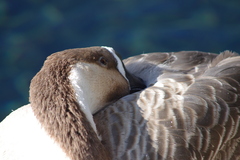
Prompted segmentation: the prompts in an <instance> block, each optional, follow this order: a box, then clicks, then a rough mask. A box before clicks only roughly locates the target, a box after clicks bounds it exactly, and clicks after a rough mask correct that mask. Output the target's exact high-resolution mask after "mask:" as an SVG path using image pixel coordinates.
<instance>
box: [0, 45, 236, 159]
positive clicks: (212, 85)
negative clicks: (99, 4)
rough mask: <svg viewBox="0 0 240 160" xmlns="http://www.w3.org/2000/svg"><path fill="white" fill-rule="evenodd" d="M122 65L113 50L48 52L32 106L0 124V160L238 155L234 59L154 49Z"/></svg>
mask: <svg viewBox="0 0 240 160" xmlns="http://www.w3.org/2000/svg"><path fill="white" fill-rule="evenodd" d="M123 62H124V64H123V63H122V62H121V60H120V59H119V58H118V56H117V55H116V54H115V51H114V50H113V49H112V48H110V47H90V48H83V49H72V50H65V51H62V52H58V53H55V54H53V55H51V56H49V58H48V59H47V60H46V61H45V63H44V65H43V68H42V69H41V70H40V71H39V72H38V73H37V75H36V76H35V77H34V78H33V80H32V81H31V85H30V104H28V105H26V106H23V107H21V108H19V109H18V110H16V111H14V112H12V113H11V114H10V115H9V116H8V117H7V118H6V119H5V120H3V122H1V123H0V159H1V160H2V159H3V160H14V159H18V160H19V159H20V160H21V159H24V160H28V159H59V160H61V159H63V160H65V159H66V160H70V159H74V160H85V159H88V160H91V159H98V160H99V159H102V160H108V159H114V160H115V159H119V160H122V159H124V160H195V159H197V160H237V159H240V129H239V128H240V127H239V122H240V74H239V73H240V56H238V55H237V54H236V53H232V52H229V51H225V52H223V53H221V54H220V55H217V54H213V53H205V52H199V51H182V52H171V53H158V52H156V53H149V54H141V55H138V56H134V57H130V58H128V59H126V60H124V61H123ZM136 77H138V78H136ZM139 79H141V80H142V81H141V80H139ZM142 82H144V84H142ZM145 85H146V87H147V88H146V89H144V90H141V89H143V88H144V87H145ZM132 87H135V89H137V90H139V91H138V92H136V93H132V94H129V92H130V88H132ZM138 87H139V88H138ZM137 90H135V91H137Z"/></svg>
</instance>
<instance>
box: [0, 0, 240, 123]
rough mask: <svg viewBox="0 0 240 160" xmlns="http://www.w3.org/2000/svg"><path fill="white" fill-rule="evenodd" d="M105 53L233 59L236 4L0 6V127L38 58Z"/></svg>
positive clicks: (24, 99)
mask: <svg viewBox="0 0 240 160" xmlns="http://www.w3.org/2000/svg"><path fill="white" fill-rule="evenodd" d="M95 45H98V46H101V45H106V46H112V47H114V48H115V50H117V51H118V52H119V53H120V54H121V55H122V56H123V58H126V57H128V56H133V55H136V54H140V53H146V52H152V51H180V50H201V51H207V52H215V53H219V52H221V51H224V50H227V49H228V50H232V51H236V52H240V1H239V0H229V1H225V0H211V1H208V0H196V1H187V0H181V1H179V0H171V1H169V0H158V1H156V0H147V1H146V0H98V1H95V0H94V1H93V0H88V1H86V0H78V1H77V0H75V1H74V0H69V1H58V0H47V1H46V0H17V1H16V0H2V1H0V73H1V74H0V82H1V83H0V90H1V92H0V93H1V94H0V121H1V120H2V119H3V118H4V117H5V116H6V115H7V114H9V113H10V112H11V111H12V110H15V109H16V108H18V107H20V106H22V105H24V104H27V103H28V90H29V83H30V80H31V79H32V77H33V76H34V75H35V74H36V73H37V72H38V71H39V69H40V68H41V66H42V64H43V62H44V60H45V58H46V57H47V56H48V55H50V54H51V53H53V52H56V51H61V50H64V49H69V48H79V47H89V46H95Z"/></svg>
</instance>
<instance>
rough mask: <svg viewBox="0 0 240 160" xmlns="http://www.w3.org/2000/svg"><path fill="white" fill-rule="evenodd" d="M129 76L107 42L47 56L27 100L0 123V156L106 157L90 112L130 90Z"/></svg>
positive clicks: (5, 158)
mask: <svg viewBox="0 0 240 160" xmlns="http://www.w3.org/2000/svg"><path fill="white" fill-rule="evenodd" d="M128 77H130V75H129V74H127V73H126V71H125V69H124V67H123V64H122V62H121V60H120V59H119V57H118V56H117V55H116V53H115V51H114V50H113V49H112V48H110V47H89V48H80V49H69V50H65V51H61V52H57V53H54V54H52V55H50V56H49V57H48V58H47V60H46V61H45V62H44V65H43V67H42V69H41V70H40V71H39V72H38V73H37V74H36V75H35V76H34V78H33V79H32V81H31V84H30V98H29V99H30V104H29V105H26V106H24V107H22V108H20V109H18V110H16V111H14V112H12V113H11V114H10V115H9V116H8V117H7V118H6V119H4V120H3V121H2V122H1V123H0V159H1V160H13V159H18V160H28V159H29V160H32V159H35V160H36V159H41V160H42V159H46V160H47V159H58V160H61V159H62V160H65V159H66V160H68V159H74V160H80V159H81V160H83V159H88V160H91V159H99V160H108V159H110V156H109V154H108V151H107V150H106V149H105V147H104V146H103V145H102V143H101V140H100V137H99V135H98V132H97V130H96V126H95V123H94V121H93V117H92V114H94V113H95V112H97V111H99V110H101V109H102V108H103V107H104V106H106V105H107V104H109V103H112V102H114V101H116V100H117V99H119V98H121V97H122V96H124V95H127V94H129V92H130V84H131V83H132V82H130V81H129V80H128ZM129 79H131V80H134V78H129ZM136 80H137V79H136Z"/></svg>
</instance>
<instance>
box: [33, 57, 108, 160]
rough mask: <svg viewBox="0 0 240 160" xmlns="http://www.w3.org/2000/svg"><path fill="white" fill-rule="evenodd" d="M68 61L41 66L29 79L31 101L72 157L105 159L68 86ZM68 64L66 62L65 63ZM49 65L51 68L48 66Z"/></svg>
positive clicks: (49, 129)
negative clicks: (45, 66)
mask: <svg viewBox="0 0 240 160" xmlns="http://www.w3.org/2000/svg"><path fill="white" fill-rule="evenodd" d="M64 63H68V62H61V63H59V64H57V66H58V67H56V66H55V67H54V66H49V67H50V69H48V70H46V69H44V68H42V69H41V71H40V72H39V73H38V74H37V75H36V76H35V77H34V78H33V79H32V81H31V85H30V102H31V106H32V108H33V112H34V114H35V116H36V117H37V119H38V120H39V121H40V123H41V124H42V126H43V128H44V129H45V130H46V132H47V133H48V134H49V135H50V136H51V137H52V138H53V139H54V140H55V141H56V142H58V144H59V145H60V146H61V148H62V149H63V150H64V151H65V153H66V154H67V155H68V156H69V157H70V158H71V159H74V160H93V159H99V160H101V159H102V160H108V159H110V157H109V154H108V152H107V151H106V150H105V148H104V146H103V145H102V143H101V141H100V140H99V139H98V137H97V135H96V133H95V132H94V130H93V129H92V127H91V125H90V123H89V122H88V121H87V119H86V117H85V115H84V113H83V112H82V111H81V110H80V106H79V104H78V103H77V101H76V97H75V93H74V91H73V89H72V86H71V85H70V81H69V79H68V74H66V73H69V72H70V67H63V66H66V64H64ZM68 66H69V65H68ZM51 67H52V68H51Z"/></svg>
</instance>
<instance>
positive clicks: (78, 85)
mask: <svg viewBox="0 0 240 160" xmlns="http://www.w3.org/2000/svg"><path fill="white" fill-rule="evenodd" d="M83 69H87V66H86V65H85V66H84V65H81V63H77V64H76V65H74V66H72V70H71V72H70V75H69V79H70V82H71V84H72V87H73V89H74V91H75V96H76V98H77V101H78V103H79V105H80V109H81V110H82V111H83V113H84V114H85V116H86V118H87V119H88V121H89V122H90V124H91V126H92V128H93V129H94V131H95V132H96V133H97V128H96V124H95V123H94V120H93V115H92V112H91V109H90V108H89V107H91V106H89V104H88V101H87V100H86V98H85V96H86V95H87V96H89V93H88V92H84V90H83V89H82V88H83V86H87V83H86V81H84V80H83V79H82V80H81V77H82V70H83ZM82 81H83V82H82ZM97 135H98V133H97Z"/></svg>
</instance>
